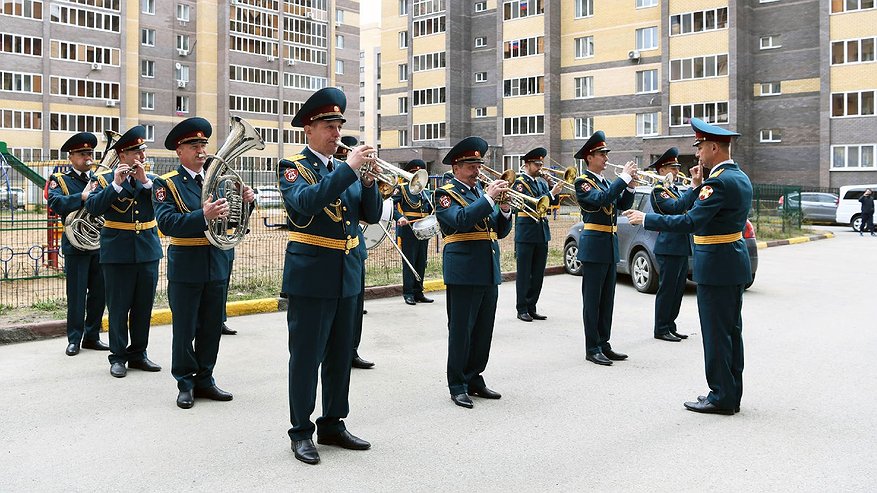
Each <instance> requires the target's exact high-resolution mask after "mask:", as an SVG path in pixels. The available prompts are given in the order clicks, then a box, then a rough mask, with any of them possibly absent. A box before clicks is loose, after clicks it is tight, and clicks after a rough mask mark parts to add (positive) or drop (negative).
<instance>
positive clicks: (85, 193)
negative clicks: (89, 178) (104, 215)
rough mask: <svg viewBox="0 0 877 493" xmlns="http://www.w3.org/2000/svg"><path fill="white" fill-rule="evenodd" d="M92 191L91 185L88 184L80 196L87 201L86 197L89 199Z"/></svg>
mask: <svg viewBox="0 0 877 493" xmlns="http://www.w3.org/2000/svg"><path fill="white" fill-rule="evenodd" d="M90 193H91V185H87V186H86V187H85V190H83V191H82V193H80V194H79V196H80V197H82V201H83V202H85V201H86V199H88V195H89V194H90Z"/></svg>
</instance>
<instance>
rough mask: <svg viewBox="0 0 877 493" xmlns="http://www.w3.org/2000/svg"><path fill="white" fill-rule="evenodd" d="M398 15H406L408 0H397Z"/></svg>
mask: <svg viewBox="0 0 877 493" xmlns="http://www.w3.org/2000/svg"><path fill="white" fill-rule="evenodd" d="M399 15H408V0H399Z"/></svg>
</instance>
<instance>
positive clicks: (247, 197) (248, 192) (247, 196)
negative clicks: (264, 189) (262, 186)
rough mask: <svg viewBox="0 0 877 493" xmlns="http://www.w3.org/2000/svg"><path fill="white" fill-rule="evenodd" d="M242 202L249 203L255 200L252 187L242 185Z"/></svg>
mask: <svg viewBox="0 0 877 493" xmlns="http://www.w3.org/2000/svg"><path fill="white" fill-rule="evenodd" d="M242 196H243V198H244V202H246V203H248V204H251V203H253V201H255V200H256V193H255V192H253V189H252V188H250V187H248V186H246V185H244V193H243V195H242Z"/></svg>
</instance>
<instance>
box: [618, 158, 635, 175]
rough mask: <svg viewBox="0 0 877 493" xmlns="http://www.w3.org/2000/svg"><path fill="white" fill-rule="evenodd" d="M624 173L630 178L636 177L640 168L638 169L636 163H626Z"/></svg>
mask: <svg viewBox="0 0 877 493" xmlns="http://www.w3.org/2000/svg"><path fill="white" fill-rule="evenodd" d="M616 169H618V168H616ZM622 171H623V172H624V173H627V174H628V175H630V176H636V172H637V171H639V168H638V167H637V165H636V163H635V162H633V161H628V162H627V163H625V165H624V168H622Z"/></svg>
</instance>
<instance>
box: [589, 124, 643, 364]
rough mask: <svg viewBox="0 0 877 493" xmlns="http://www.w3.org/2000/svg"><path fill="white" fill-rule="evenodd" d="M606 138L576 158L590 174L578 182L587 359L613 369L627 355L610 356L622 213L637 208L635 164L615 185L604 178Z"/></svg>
mask: <svg viewBox="0 0 877 493" xmlns="http://www.w3.org/2000/svg"><path fill="white" fill-rule="evenodd" d="M609 151H610V149H609V147H608V146H607V145H606V135H605V134H604V133H603V132H602V131H600V130H598V131H596V132H594V135H592V136H591V138H590V139H588V141H587V142H585V145H583V146H582V148H581V149H580V150H579V152H577V153H576V154H575V158H576V159H584V160H585V163H586V164H587V169H586V170H585V172H584V174H582V175H581V176H579V178H578V179H577V180H576V181H575V188H576V200H577V201H578V203H579V207H580V208H581V211H582V222H583V223H584V225H583V229H582V233H581V236H580V237H579V253H578V259H579V261H581V262H582V305H583V309H582V318H583V319H584V325H585V359H587V360H588V361H590V362H592V363H595V364H598V365H603V366H610V365H612V362H613V361H621V360H624V359H627V355H626V354H623V353H619V352H616V351H613V350H612V346H611V345H610V344H609V337H610V335H611V333H612V312H613V308H614V305H615V277H616V272H615V264H617V263H618V236H617V234H616V231H618V226H617V224H618V210H619V209H622V210H623V209H627V208H629V207H630V206H631V205H633V197H634V193H633V192H634V191H633V189H632V188H630V186H631V184H632V181H633V175H634V174H636V164H634V162H633V161H629V162H628V163H627V164H625V165H624V168H623V171H622V173H621V174H619V175H618V178H616V179H615V180H614V181H612V182H611V183H610V182H609V181H608V180H606V179H605V178H603V175H602V173H603V170H605V169H606V167H607V163H608V162H609Z"/></svg>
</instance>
